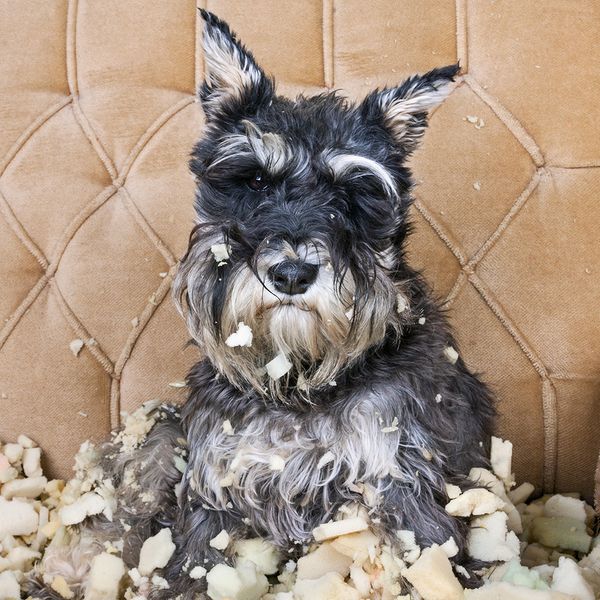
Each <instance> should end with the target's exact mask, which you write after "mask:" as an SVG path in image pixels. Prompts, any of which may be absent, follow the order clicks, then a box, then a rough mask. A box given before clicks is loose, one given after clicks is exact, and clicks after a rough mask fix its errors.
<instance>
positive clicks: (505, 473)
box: [490, 436, 513, 487]
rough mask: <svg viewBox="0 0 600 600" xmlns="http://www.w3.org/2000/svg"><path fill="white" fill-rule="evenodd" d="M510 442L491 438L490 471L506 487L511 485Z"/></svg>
mask: <svg viewBox="0 0 600 600" xmlns="http://www.w3.org/2000/svg"><path fill="white" fill-rule="evenodd" d="M512 451H513V445H512V442H509V441H508V440H502V439H500V438H497V437H494V436H492V447H491V453H490V462H491V463H492V471H494V473H495V474H496V475H497V476H498V477H499V478H500V479H502V481H503V482H504V484H505V485H506V486H507V487H510V486H511V485H512V484H513V476H512V473H511V467H512Z"/></svg>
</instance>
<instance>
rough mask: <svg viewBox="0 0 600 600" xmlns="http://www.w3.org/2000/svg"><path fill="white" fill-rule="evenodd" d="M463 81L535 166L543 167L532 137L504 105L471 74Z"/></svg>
mask: <svg viewBox="0 0 600 600" xmlns="http://www.w3.org/2000/svg"><path fill="white" fill-rule="evenodd" d="M465 81H466V82H467V84H468V86H469V87H470V88H471V90H473V92H474V93H475V94H476V95H477V96H478V97H479V98H480V99H481V100H482V101H483V102H484V103H485V104H487V106H488V107H489V108H490V109H491V111H492V112H493V113H494V114H495V115H496V116H497V117H498V119H500V121H501V122H502V123H503V124H504V125H505V127H506V128H507V129H508V130H509V131H510V132H511V133H512V134H513V136H514V137H515V139H516V140H517V141H518V142H519V143H520V144H521V146H523V148H524V149H525V150H526V152H527V153H528V154H529V156H531V159H532V160H533V162H534V164H535V166H536V167H543V166H544V164H545V159H544V156H543V154H542V151H541V150H540V148H539V146H538V145H537V143H536V141H535V140H534V139H533V137H532V136H531V135H530V134H529V133H528V132H527V130H526V129H525V127H523V125H522V124H521V123H520V122H519V121H518V120H517V119H516V117H515V116H514V115H513V114H512V113H511V112H510V111H509V110H508V109H507V108H505V107H504V105H503V104H501V103H500V102H499V101H498V100H497V99H495V98H493V97H492V96H491V95H490V94H489V93H488V92H486V91H485V90H484V89H483V87H482V86H481V84H480V83H479V82H478V81H477V80H476V79H475V78H474V77H472V76H471V75H469V74H467V75H465Z"/></svg>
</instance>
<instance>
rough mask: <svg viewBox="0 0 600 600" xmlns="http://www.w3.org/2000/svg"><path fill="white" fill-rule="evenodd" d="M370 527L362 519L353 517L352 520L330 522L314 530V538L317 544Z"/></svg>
mask: <svg viewBox="0 0 600 600" xmlns="http://www.w3.org/2000/svg"><path fill="white" fill-rule="evenodd" d="M368 528H369V525H368V524H367V522H366V521H365V520H364V519H363V518H362V517H352V518H351V519H342V520H341V521H329V522H328V523H323V524H322V525H319V526H318V527H315V528H314V529H313V532H312V533H313V537H314V538H315V540H316V541H317V542H322V541H324V540H329V539H331V538H335V537H339V536H340V535H346V534H348V533H356V532H357V531H364V530H365V529H368Z"/></svg>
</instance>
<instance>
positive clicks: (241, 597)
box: [0, 403, 600, 600]
mask: <svg viewBox="0 0 600 600" xmlns="http://www.w3.org/2000/svg"><path fill="white" fill-rule="evenodd" d="M161 410H162V408H161V406H159V404H158V403H147V404H146V405H144V406H143V407H142V408H140V409H139V410H138V411H136V412H135V413H134V414H132V415H130V416H127V418H126V420H125V427H124V430H123V431H121V432H120V433H119V434H118V435H116V436H115V437H114V441H115V442H117V443H120V444H121V446H122V451H123V452H132V451H135V448H137V447H139V446H140V445H141V444H143V441H144V439H145V436H146V435H147V434H148V432H149V431H150V430H151V428H152V427H153V426H154V424H155V423H156V421H157V420H158V419H160V418H161ZM176 457H177V458H176V460H177V461H178V462H179V463H180V464H177V465H176V466H177V468H178V469H179V470H180V471H182V472H183V471H185V457H184V456H182V455H181V454H177V455H176ZM40 458H41V450H40V448H39V447H37V446H36V444H35V443H34V442H33V441H32V440H31V439H29V438H28V437H26V436H24V435H21V436H19V437H18V438H17V441H16V443H5V444H0V599H16V598H21V597H22V594H21V584H22V583H23V582H24V581H25V579H26V578H27V576H28V573H29V572H30V571H31V570H32V569H33V568H34V565H35V564H36V563H38V564H40V563H39V561H40V560H42V559H43V556H44V553H45V552H47V553H48V554H49V549H53V550H56V547H57V546H58V547H60V546H61V545H68V544H70V543H72V539H73V536H76V535H77V525H79V524H80V523H83V522H84V521H85V519H86V518H88V517H89V516H92V515H98V514H100V513H102V514H104V516H105V517H106V518H107V519H112V518H113V513H114V510H115V508H116V505H115V499H114V489H113V487H112V483H111V481H110V480H108V479H106V478H105V477H104V473H103V472H102V469H101V468H100V467H99V466H98V465H97V450H96V448H94V446H93V445H92V444H90V443H89V442H86V443H85V444H83V445H82V447H81V449H80V452H79V453H78V455H77V456H76V459H75V467H74V469H75V477H74V478H73V479H72V480H71V481H69V482H67V483H65V482H64V481H60V480H50V481H49V480H48V479H47V478H46V477H44V475H43V473H42V468H41V465H40ZM511 459H512V444H511V443H510V442H508V441H502V440H500V439H498V438H494V439H493V443H492V455H491V464H492V470H486V469H481V468H477V469H473V470H472V471H471V473H470V478H471V479H472V480H473V481H474V482H475V483H476V485H478V486H481V487H475V488H473V489H468V490H464V491H463V490H461V489H459V488H458V487H456V486H452V485H448V487H447V492H448V497H449V498H450V501H449V503H448V505H447V506H446V510H447V511H448V512H449V513H450V514H452V515H456V516H461V517H468V518H470V521H471V533H470V538H469V553H470V555H471V556H472V557H473V558H476V559H480V560H482V561H486V562H493V563H494V566H492V567H490V568H487V569H485V571H483V572H482V573H480V575H482V576H483V579H484V582H485V584H484V586H483V587H480V588H478V589H475V590H465V589H463V588H462V586H461V585H460V583H459V579H458V578H457V576H456V575H457V574H459V575H461V576H463V577H468V576H469V574H468V573H467V572H466V571H465V570H464V568H463V567H461V566H460V565H459V564H455V563H454V562H453V557H454V556H455V555H456V553H457V550H458V549H457V547H456V544H455V542H454V540H453V539H452V538H450V539H449V540H448V541H447V542H445V543H444V544H442V545H440V546H438V545H433V546H431V547H428V548H420V547H419V546H418V545H417V543H416V541H415V535H414V532H411V531H398V532H397V536H398V544H397V547H398V548H401V551H400V552H398V551H393V550H392V548H391V547H390V546H389V545H387V544H385V543H383V542H382V541H381V540H380V539H379V538H378V537H377V536H376V535H375V533H374V532H373V531H372V530H371V529H370V523H371V522H370V518H369V514H368V512H367V510H366V509H365V508H364V507H360V506H358V505H348V506H344V507H343V508H342V509H341V510H340V511H339V514H338V515H337V516H336V518H335V519H334V520H332V521H330V522H328V523H324V524H322V525H321V526H319V527H317V528H316V529H315V530H314V531H313V536H314V542H313V543H312V544H310V545H308V546H307V547H306V548H305V554H304V556H303V557H302V558H300V559H299V560H298V561H297V562H294V561H290V560H288V561H287V562H286V561H285V558H284V557H282V556H281V555H280V554H279V553H278V552H277V550H276V549H275V548H273V547H272V546H271V545H270V544H269V543H268V542H267V541H265V540H262V539H249V540H241V541H240V540H237V541H233V540H232V539H231V538H230V536H229V533H228V532H227V531H222V532H221V533H219V535H217V536H216V537H215V538H214V539H212V540H211V541H210V545H211V546H212V547H214V548H217V549H219V550H224V551H227V553H228V554H230V555H233V556H235V559H236V560H235V567H232V566H228V565H226V564H219V565H216V566H214V567H212V568H211V569H210V570H207V569H206V568H205V567H206V566H207V565H203V564H199V565H191V564H188V565H186V569H187V570H186V571H185V572H183V573H182V577H190V578H191V579H201V578H206V581H207V584H208V596H209V597H210V598H211V599H212V600H259V599H261V598H262V599H265V600H360V599H367V598H373V599H376V600H410V599H415V600H419V599H422V600H460V599H463V598H464V599H466V600H521V599H523V600H567V599H576V600H594V598H600V537H598V536H597V537H595V538H594V537H593V535H592V534H593V530H592V526H593V521H594V512H593V510H592V508H591V507H590V506H589V505H587V504H586V503H585V502H584V501H582V500H580V499H579V496H578V495H577V494H567V495H554V496H544V497H542V498H539V499H537V500H534V501H532V502H529V503H527V500H528V499H529V496H530V495H531V494H532V493H533V486H532V485H530V484H528V483H523V484H521V485H520V486H519V487H516V488H514V483H513V479H514V477H513V475H512V473H511ZM358 485H360V484H358ZM101 550H102V549H101ZM122 550H123V541H122V540H114V541H112V542H110V543H105V544H104V548H103V551H101V552H99V551H98V550H97V549H96V550H95V552H94V554H95V556H94V555H92V556H91V557H90V558H91V560H90V561H89V564H90V566H89V573H88V574H87V576H86V577H85V579H86V584H85V587H84V589H83V590H82V591H83V594H84V595H85V599H86V600H118V599H126V600H143V599H144V598H146V597H147V596H148V594H149V593H150V592H151V591H152V589H155V588H159V589H165V588H168V583H167V581H165V579H164V578H163V577H162V576H161V569H162V568H163V567H164V566H165V565H166V564H167V563H168V561H169V559H170V557H171V556H172V554H173V552H174V550H175V546H174V544H173V542H172V535H171V531H170V530H169V529H162V530H161V531H160V532H158V533H157V534H156V535H155V536H153V537H151V538H149V539H148V540H146V541H145V542H144V544H143V547H142V551H141V554H140V559H139V564H138V566H137V567H135V568H132V569H129V570H128V569H127V567H126V566H125V564H124V562H123V561H122V559H121V557H120V556H121V553H122ZM41 564H42V565H44V563H43V562H42V563H41ZM38 569H39V567H38ZM41 570H42V572H43V567H42V569H41ZM44 578H45V581H46V583H47V585H49V586H51V587H52V588H53V589H54V590H55V591H56V593H57V594H59V595H60V596H62V597H63V598H65V599H66V600H69V599H71V598H75V597H76V595H77V596H78V597H79V596H80V595H81V592H80V590H79V588H78V586H74V585H73V582H72V581H70V580H68V577H65V576H63V575H60V574H57V573H56V571H52V572H51V571H50V570H49V571H48V572H46V573H45V574H44Z"/></svg>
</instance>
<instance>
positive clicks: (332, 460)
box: [32, 10, 495, 600]
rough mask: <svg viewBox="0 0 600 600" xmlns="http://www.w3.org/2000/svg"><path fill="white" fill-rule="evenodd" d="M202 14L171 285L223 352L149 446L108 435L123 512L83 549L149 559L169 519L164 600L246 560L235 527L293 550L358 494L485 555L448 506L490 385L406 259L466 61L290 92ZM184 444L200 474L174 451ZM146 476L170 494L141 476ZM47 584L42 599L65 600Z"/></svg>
mask: <svg viewBox="0 0 600 600" xmlns="http://www.w3.org/2000/svg"><path fill="white" fill-rule="evenodd" d="M201 13H202V16H203V18H204V20H205V21H206V27H205V33H204V50H205V58H206V80H205V82H204V84H203V85H202V86H201V88H200V90H199V99H200V101H201V104H202V107H203V110H204V113H205V116H206V127H205V130H204V133H203V136H202V138H201V139H200V141H199V142H198V143H197V145H196V146H195V147H194V149H193V152H192V157H191V162H190V168H191V171H192V173H193V174H194V176H195V178H196V181H197V193H196V198H195V209H196V214H197V222H196V225H195V227H194V229H193V231H192V233H191V236H190V241H189V247H188V250H187V253H186V254H185V256H184V257H183V258H182V260H181V263H180V266H179V269H178V272H177V275H176V278H175V281H174V285H173V295H174V299H175V302H176V303H177V305H178V307H179V309H180V311H181V312H182V314H183V315H184V317H185V318H186V320H187V325H188V328H189V331H190V334H191V336H192V338H193V343H195V344H196V345H197V346H198V347H199V349H200V350H201V352H202V353H203V355H204V356H205V358H204V359H203V360H201V361H200V362H198V363H197V364H196V365H195V366H194V367H193V368H192V370H191V372H190V373H189V376H188V378H187V385H188V389H189V397H188V400H187V403H186V404H185V405H184V406H183V407H182V408H181V412H179V411H178V410H177V409H175V408H172V409H167V410H165V411H163V412H162V417H161V419H159V422H158V423H157V425H156V426H155V427H154V429H153V430H152V431H151V432H150V434H149V437H148V439H147V441H146V443H145V444H144V446H142V447H141V448H140V449H139V450H137V451H136V452H135V453H133V454H131V455H126V456H123V455H122V454H121V455H118V453H117V452H115V451H114V447H113V446H112V445H111V444H108V445H106V446H105V448H104V450H103V459H102V464H103V466H104V470H105V472H106V473H109V474H111V477H112V482H113V484H114V486H115V489H116V491H117V492H116V493H117V496H118V498H119V506H121V507H127V509H126V512H121V513H119V514H117V515H116V517H119V518H114V519H113V522H112V523H109V522H107V521H106V520H102V519H98V518H96V519H93V520H92V522H91V524H89V525H87V526H86V527H87V531H88V532H91V533H90V535H88V538H87V539H89V540H92V541H90V542H89V543H88V546H89V548H88V555H86V556H87V558H88V559H89V556H92V555H93V554H94V552H97V551H98V548H100V547H101V542H102V541H103V540H106V539H111V537H114V536H115V535H118V537H122V538H123V539H124V550H123V558H124V560H125V562H126V563H127V565H128V566H131V567H134V566H136V565H137V561H138V557H139V552H140V546H141V543H142V541H143V540H144V539H146V538H147V537H148V536H150V535H153V534H155V533H156V532H157V531H158V530H159V529H161V528H163V527H169V528H170V529H171V530H172V532H173V541H174V543H175V545H176V550H175V552H174V554H173V556H172V558H171V559H170V561H169V563H168V564H167V565H166V567H165V568H164V570H163V571H162V576H163V577H164V578H165V579H166V581H167V582H168V584H169V586H170V587H169V589H168V590H163V591H161V590H157V591H155V592H152V595H151V597H152V598H167V597H168V598H180V599H182V600H187V599H192V598H199V597H200V598H201V597H204V596H203V594H204V593H205V590H206V587H205V586H206V582H205V581H204V580H199V581H196V580H192V579H190V578H189V576H188V575H187V574H186V570H187V569H189V565H190V564H192V565H197V564H200V565H203V566H205V567H206V568H207V569H208V568H210V567H211V566H212V565H214V564H216V563H220V562H227V561H228V560H230V557H228V556H227V553H226V552H225V553H222V552H220V551H218V550H216V549H214V548H212V547H211V546H210V545H209V541H210V540H211V539H213V538H214V537H215V536H216V535H217V534H218V533H219V532H220V531H222V530H223V529H225V530H226V531H227V532H228V533H229V535H230V536H231V538H232V539H236V538H249V537H256V536H260V537H264V538H266V539H267V540H269V541H270V542H272V543H273V544H274V545H275V546H276V547H277V548H279V549H281V550H282V551H283V552H284V553H285V556H286V560H287V557H291V558H293V557H294V556H296V557H297V556H299V555H300V554H301V553H302V546H303V545H304V544H307V543H309V542H310V540H311V539H312V535H311V531H312V530H313V528H314V527H316V526H318V525H319V524H321V523H323V522H325V521H327V520H328V519H330V518H331V517H332V516H333V515H334V514H335V513H336V511H337V510H338V509H339V508H340V507H341V506H342V505H344V504H347V503H352V502H354V503H358V504H360V505H363V506H365V507H366V508H367V509H368V510H369V512H370V514H371V516H372V517H373V523H376V524H377V525H376V528H377V530H378V534H379V535H381V537H382V538H383V539H386V540H388V543H390V544H392V545H394V544H395V545H396V546H397V545H398V538H397V536H396V535H395V532H396V531H397V530H400V529H404V530H411V531H414V532H415V534H416V539H417V542H418V543H419V544H420V545H421V546H429V545H431V544H433V543H438V544H441V543H443V542H445V541H446V540H448V538H450V537H451V536H452V537H453V538H454V540H455V541H456V543H457V545H458V548H459V554H458V555H457V557H456V558H455V560H456V561H457V562H459V563H462V564H468V563H469V559H468V557H467V555H466V540H467V531H468V525H467V523H466V522H465V520H463V519H459V518H456V517H452V516H450V515H449V514H447V513H446V511H445V510H444V505H445V504H446V503H447V502H448V496H447V493H446V483H454V484H457V485H459V486H461V488H463V489H464V488H468V487H472V484H470V483H469V481H468V479H467V474H468V472H469V470H470V469H471V468H472V467H475V466H487V460H486V452H487V450H488V449H489V440H490V435H491V430H492V427H493V422H494V414H495V413H494V403H493V398H492V395H491V393H490V392H489V390H488V389H487V388H486V386H485V385H484V384H483V383H482V382H481V381H480V379H479V378H478V377H477V376H476V375H474V374H473V373H471V372H470V371H469V370H468V368H467V367H466V365H465V363H464V362H463V360H462V359H461V358H460V356H459V355H458V352H457V351H456V350H455V349H456V348H457V344H456V342H455V340H454V338H453V336H452V333H451V331H450V328H449V326H448V323H447V320H446V317H445V314H444V312H443V310H442V309H441V307H440V305H439V303H438V302H437V301H436V300H435V299H434V297H433V295H432V293H431V291H430V290H429V288H428V287H427V285H426V283H425V282H424V280H423V279H422V277H421V276H420V274H419V273H418V272H417V271H415V270H414V269H413V268H411V267H410V266H409V265H408V263H407V258H406V239H407V236H408V235H409V233H410V219H409V216H408V212H409V208H410V205H411V200H412V198H411V187H412V180H411V173H410V170H409V168H408V166H407V160H408V158H409V157H410V155H411V154H412V152H413V151H414V150H415V148H416V147H417V145H418V144H419V141H420V139H421V138H422V136H423V134H424V132H425V130H426V127H427V118H428V112H429V111H430V110H431V109H432V108H434V107H435V106H437V105H438V104H439V103H441V102H442V101H443V99H444V98H445V97H446V96H447V95H448V94H449V93H450V91H451V90H452V88H453V85H454V83H453V82H454V80H455V78H456V76H457V75H458V74H459V66H458V65H451V66H446V67H442V68H437V69H433V70H432V71H429V72H428V73H426V74H424V75H415V76H413V77H410V78H409V79H407V80H406V81H404V82H403V83H402V84H400V85H399V86H397V87H387V88H384V89H379V90H375V91H373V92H371V93H369V94H368V95H367V96H366V97H365V98H364V99H363V100H362V101H360V102H350V101H348V100H347V99H345V98H344V97H342V96H341V95H339V94H338V93H335V92H327V93H323V94H320V95H317V96H313V97H305V96H299V97H298V98H296V100H290V99H287V98H284V97H281V96H279V95H277V94H276V91H275V84H274V81H273V79H271V78H270V77H268V76H267V75H266V74H265V72H264V71H263V69H262V68H261V67H260V66H259V65H258V64H257V62H256V60H255V58H254V56H253V55H252V53H251V52H250V51H248V50H247V49H246V48H245V47H244V45H242V43H240V41H239V40H238V39H237V37H236V35H235V34H234V33H232V31H231V30H230V28H229V27H228V25H227V24H226V23H224V22H223V21H221V20H219V19H218V18H217V17H216V16H214V15H213V14H211V13H209V12H207V11H205V10H201ZM181 440H184V442H185V449H186V452H187V466H186V469H185V473H184V475H183V478H182V476H181V473H180V472H178V470H177V469H176V468H175V466H174V465H173V460H172V459H173V456H174V448H177V447H178V446H180V445H181ZM132 472H133V473H134V474H135V477H136V480H137V481H138V482H139V484H140V485H141V487H142V488H144V489H147V490H151V491H152V501H150V502H149V501H147V498H146V499H145V500H144V501H142V500H141V499H140V493H139V485H138V488H132V487H131V486H129V485H128V484H127V479H128V478H127V477H126V476H125V475H124V474H126V473H132ZM367 492H368V493H367ZM119 510H121V511H125V509H119ZM121 517H123V518H121ZM124 520H126V521H127V523H128V525H127V526H128V527H129V529H128V530H127V531H125V530H124V529H123V528H122V527H121V526H120V525H119V523H121V522H123V521H124ZM394 540H395V541H394ZM79 552H80V553H83V554H85V550H83V549H81V546H80V549H79ZM470 566H471V567H472V566H473V565H472V564H471V565H470ZM474 581H476V578H472V579H471V580H470V581H469V580H464V581H463V583H464V584H466V585H474V583H473V582H474ZM36 586H37V587H36ZM36 586H34V593H32V596H33V597H37V598H57V597H58V596H57V595H56V594H54V592H53V591H51V590H45V591H43V592H41V591H40V590H41V588H42V587H43V586H42V585H41V584H36ZM81 589H82V590H83V585H82V586H81ZM35 590H37V591H35ZM36 594H37V595H36Z"/></svg>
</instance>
